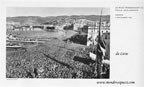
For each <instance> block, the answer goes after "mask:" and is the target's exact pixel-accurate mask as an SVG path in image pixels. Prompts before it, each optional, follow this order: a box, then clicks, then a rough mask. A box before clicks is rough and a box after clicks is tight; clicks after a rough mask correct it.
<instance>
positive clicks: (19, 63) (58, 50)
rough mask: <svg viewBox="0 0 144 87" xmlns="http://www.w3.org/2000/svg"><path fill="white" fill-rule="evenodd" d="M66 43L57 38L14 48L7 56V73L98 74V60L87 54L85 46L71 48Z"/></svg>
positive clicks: (23, 75) (47, 75)
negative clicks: (96, 62) (21, 48)
mask: <svg viewBox="0 0 144 87" xmlns="http://www.w3.org/2000/svg"><path fill="white" fill-rule="evenodd" d="M51 43H54V44H51ZM64 44H65V43H64V42H60V41H56V40H55V41H51V42H48V43H45V44H39V45H37V46H34V47H31V48H28V49H27V50H16V51H13V52H10V53H9V54H7V58H6V77H7V78H96V73H94V69H95V64H94V63H93V62H92V61H90V60H89V59H88V58H87V57H86V55H83V54H84V53H83V52H84V51H82V48H72V49H69V48H66V45H64ZM58 45H59V46H58ZM69 47H70V46H69ZM75 49H76V50H75Z"/></svg>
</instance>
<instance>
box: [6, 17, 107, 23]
mask: <svg viewBox="0 0 144 87" xmlns="http://www.w3.org/2000/svg"><path fill="white" fill-rule="evenodd" d="M79 19H86V20H90V21H99V19H100V16H99V15H72V16H48V17H40V16H17V17H7V23H9V22H13V23H15V22H16V23H20V24H42V23H45V22H54V23H56V24H57V23H66V22H70V23H71V22H74V20H79ZM102 21H110V15H104V16H102Z"/></svg>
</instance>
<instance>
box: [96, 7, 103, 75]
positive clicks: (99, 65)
mask: <svg viewBox="0 0 144 87" xmlns="http://www.w3.org/2000/svg"><path fill="white" fill-rule="evenodd" d="M101 17H102V9H101V15H100V21H99V32H98V44H97V51H96V54H97V61H96V63H97V67H96V70H97V77H98V78H102V55H101V54H100V53H99V52H98V50H99V47H98V46H99V45H100V40H101Z"/></svg>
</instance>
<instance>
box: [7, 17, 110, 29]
mask: <svg viewBox="0 0 144 87" xmlns="http://www.w3.org/2000/svg"><path fill="white" fill-rule="evenodd" d="M98 28H99V21H89V20H86V19H79V20H77V21H75V22H74V23H63V24H61V25H54V24H52V23H43V24H37V25H34V24H33V25H32V24H31V25H28V24H23V25H21V24H18V23H16V24H12V23H7V30H8V31H9V30H10V31H11V30H12V31H39V30H46V31H51V30H75V31H82V32H88V30H91V31H93V30H95V31H97V30H98ZM101 29H102V30H103V31H104V32H106V31H108V32H110V22H109V21H102V22H101Z"/></svg>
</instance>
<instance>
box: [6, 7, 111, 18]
mask: <svg viewBox="0 0 144 87" xmlns="http://www.w3.org/2000/svg"><path fill="white" fill-rule="evenodd" d="M101 9H102V11H103V15H109V14H110V9H109V8H89V7H87V8H86V7H81V8H77V7H8V8H7V10H6V12H7V13H6V14H7V17H14V16H42V17H45V16H61V15H69V16H70V15H100V14H101Z"/></svg>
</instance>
